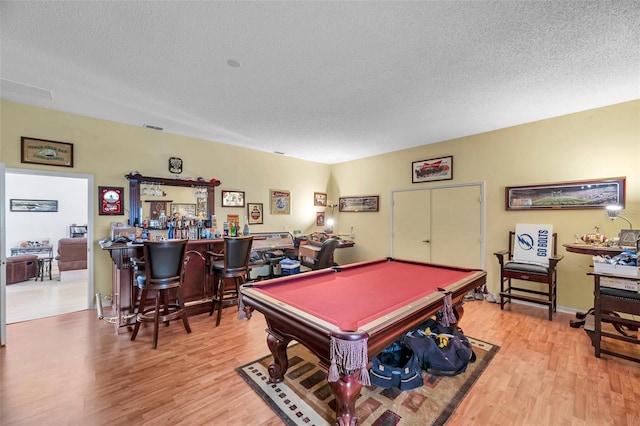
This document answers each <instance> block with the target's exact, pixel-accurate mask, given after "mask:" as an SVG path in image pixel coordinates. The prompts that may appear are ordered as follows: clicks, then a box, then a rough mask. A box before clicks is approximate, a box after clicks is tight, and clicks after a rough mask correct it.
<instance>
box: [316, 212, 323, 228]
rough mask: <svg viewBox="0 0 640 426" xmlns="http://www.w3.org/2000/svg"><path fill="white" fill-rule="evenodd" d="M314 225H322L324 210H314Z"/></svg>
mask: <svg viewBox="0 0 640 426" xmlns="http://www.w3.org/2000/svg"><path fill="white" fill-rule="evenodd" d="M316 226H324V212H316Z"/></svg>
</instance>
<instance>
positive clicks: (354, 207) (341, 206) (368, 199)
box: [338, 195, 380, 212]
mask: <svg viewBox="0 0 640 426" xmlns="http://www.w3.org/2000/svg"><path fill="white" fill-rule="evenodd" d="M379 202H380V197H379V196H378V195H364V196H358V197H340V199H339V201H338V210H339V211H341V212H377V211H378V209H379Z"/></svg>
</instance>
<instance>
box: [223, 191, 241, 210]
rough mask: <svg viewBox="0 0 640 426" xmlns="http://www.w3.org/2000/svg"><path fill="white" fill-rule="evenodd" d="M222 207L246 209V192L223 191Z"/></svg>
mask: <svg viewBox="0 0 640 426" xmlns="http://www.w3.org/2000/svg"><path fill="white" fill-rule="evenodd" d="M222 207H244V192H242V191H224V190H223V191H222Z"/></svg>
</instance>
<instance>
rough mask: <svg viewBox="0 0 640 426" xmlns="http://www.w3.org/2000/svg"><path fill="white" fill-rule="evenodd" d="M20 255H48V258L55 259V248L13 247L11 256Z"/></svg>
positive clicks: (50, 246)
mask: <svg viewBox="0 0 640 426" xmlns="http://www.w3.org/2000/svg"><path fill="white" fill-rule="evenodd" d="M19 254H46V255H47V256H48V257H53V246H52V245H49V246H34V247H31V246H27V247H11V256H16V255H19Z"/></svg>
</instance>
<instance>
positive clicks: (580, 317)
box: [562, 244, 624, 328]
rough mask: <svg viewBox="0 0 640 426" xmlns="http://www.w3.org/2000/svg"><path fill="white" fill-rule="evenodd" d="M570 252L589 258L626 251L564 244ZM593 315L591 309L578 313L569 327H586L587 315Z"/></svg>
mask: <svg viewBox="0 0 640 426" xmlns="http://www.w3.org/2000/svg"><path fill="white" fill-rule="evenodd" d="M562 246H563V247H564V248H565V249H567V251H568V252H571V253H577V254H586V255H589V256H592V257H593V256H610V257H613V256H617V255H619V254H620V253H622V251H623V250H624V249H623V248H621V247H605V246H598V245H592V244H563V245H562ZM592 314H593V308H590V309H589V310H588V311H587V312H576V319H573V320H571V321H569V326H570V327H572V328H580V327H582V326H584V323H585V321H586V318H587V315H592Z"/></svg>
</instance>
